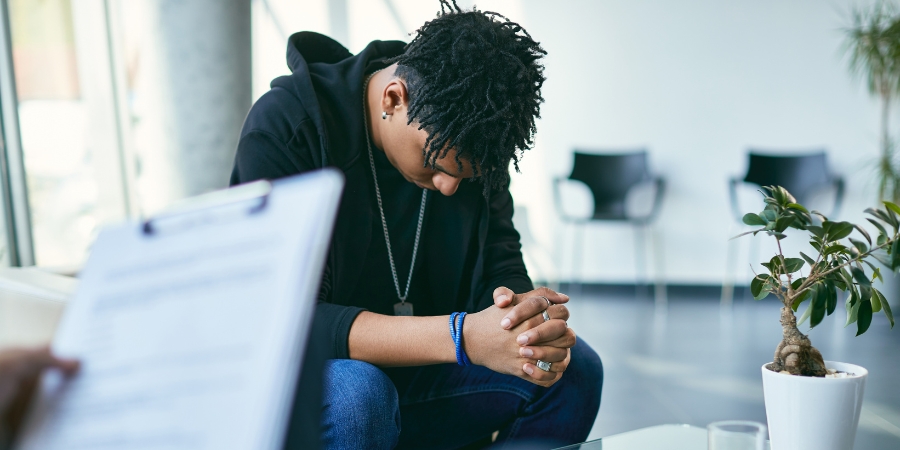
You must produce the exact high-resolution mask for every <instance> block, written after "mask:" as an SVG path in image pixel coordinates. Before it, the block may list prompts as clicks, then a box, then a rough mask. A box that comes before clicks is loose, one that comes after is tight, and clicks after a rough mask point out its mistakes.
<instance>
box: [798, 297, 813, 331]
mask: <svg viewBox="0 0 900 450" xmlns="http://www.w3.org/2000/svg"><path fill="white" fill-rule="evenodd" d="M810 296H811V297H812V295H810ZM812 312H813V304H812V302H810V303H809V305H808V306H807V307H806V311H803V315H802V316H800V320H798V321H797V325H802V324H803V322H806V319H809V316H811V315H812Z"/></svg>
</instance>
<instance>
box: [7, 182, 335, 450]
mask: <svg viewBox="0 0 900 450" xmlns="http://www.w3.org/2000/svg"><path fill="white" fill-rule="evenodd" d="M342 188H343V177H342V175H341V174H340V173H339V172H338V171H335V170H329V169H326V170H322V171H317V172H313V173H309V174H305V175H299V176H296V177H291V178H286V179H282V180H278V181H275V182H273V183H269V182H267V181H259V182H255V183H249V184H246V185H242V186H238V187H235V188H232V189H227V190H223V191H219V192H214V193H211V194H207V195H205V196H200V197H197V198H196V199H192V200H191V201H189V202H187V203H185V204H184V205H183V206H181V207H177V208H175V209H173V210H172V211H170V212H168V213H164V214H161V215H159V216H157V217H154V218H153V219H150V220H148V221H146V222H142V223H128V224H125V225H121V226H114V227H110V228H107V229H105V230H103V231H102V232H101V233H100V235H99V236H98V238H97V241H96V243H95V244H94V246H93V249H92V252H91V255H90V258H89V259H88V262H87V264H86V265H85V267H84V270H83V271H82V274H81V284H80V286H79V288H78V291H77V292H76V294H75V295H74V296H73V298H72V299H71V302H70V304H69V306H68V307H67V310H66V312H65V314H64V316H63V319H62V321H61V323H60V326H59V329H58V330H57V333H56V336H55V338H54V342H53V349H54V352H55V353H57V354H59V355H61V356H67V357H74V358H78V359H80V360H81V362H82V366H81V370H80V372H79V373H78V374H77V375H76V376H75V377H73V378H72V379H69V380H66V379H63V378H62V377H60V376H59V375H58V374H56V373H47V374H45V375H44V377H43V379H42V380H41V384H40V386H39V389H38V392H37V393H36V395H35V399H34V402H33V404H32V405H31V408H30V411H29V415H28V418H27V420H26V422H25V426H24V427H23V430H22V432H21V434H20V436H19V439H18V443H17V445H16V446H15V448H17V449H20V450H33V449H40V450H54V449H106V448H110V449H112V448H115V449H132V448H140V449H156V448H159V449H162V448H165V449H182V448H183V449H192V450H193V449H217V450H218V449H230V448H235V449H279V448H281V446H282V443H283V440H284V439H285V434H286V427H287V425H288V419H289V417H288V416H289V415H290V411H291V403H292V401H293V399H294V395H293V392H294V389H295V384H296V380H297V378H298V373H299V371H300V367H301V361H302V360H303V353H304V349H305V348H306V343H307V340H308V330H309V328H310V326H311V320H312V316H313V312H314V307H315V297H316V293H317V292H318V289H319V281H320V278H321V273H322V268H323V265H324V263H325V258H326V254H327V249H328V247H329V242H330V239H331V232H332V229H333V225H334V220H335V216H336V214H337V208H338V203H339V201H340V194H341V190H342Z"/></svg>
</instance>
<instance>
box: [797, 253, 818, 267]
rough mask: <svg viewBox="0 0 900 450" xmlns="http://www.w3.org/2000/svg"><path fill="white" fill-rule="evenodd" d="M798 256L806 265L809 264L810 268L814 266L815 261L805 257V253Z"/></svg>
mask: <svg viewBox="0 0 900 450" xmlns="http://www.w3.org/2000/svg"><path fill="white" fill-rule="evenodd" d="M800 256H801V257H803V259H804V260H805V261H806V262H807V264H809V266H810V267H812V266H813V265H815V264H816V261H815V260H814V259H812V258H810V257H809V256H806V253H803V252H800ZM810 270H812V269H810Z"/></svg>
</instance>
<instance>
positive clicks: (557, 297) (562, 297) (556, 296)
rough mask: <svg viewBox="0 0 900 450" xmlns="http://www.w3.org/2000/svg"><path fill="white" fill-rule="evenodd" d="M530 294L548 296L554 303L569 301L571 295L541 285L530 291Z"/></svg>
mask: <svg viewBox="0 0 900 450" xmlns="http://www.w3.org/2000/svg"><path fill="white" fill-rule="evenodd" d="M528 295H529V296H543V297H547V300H550V301H551V302H552V303H556V304H559V303H566V302H568V301H569V296H568V295H566V294H560V293H559V292H556V291H554V290H552V289H550V288H547V287H543V286H542V287H539V288H537V289H535V290H533V291H531V292H529V293H528Z"/></svg>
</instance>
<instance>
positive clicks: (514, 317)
mask: <svg viewBox="0 0 900 450" xmlns="http://www.w3.org/2000/svg"><path fill="white" fill-rule="evenodd" d="M519 297H520V298H521V296H519ZM548 306H549V305H548V304H547V300H544V297H536V296H532V297H528V298H525V299H524V300H520V301H519V303H518V304H517V305H516V306H514V307H513V308H512V309H511V310H510V311H509V312H508V313H506V316H504V317H503V319H502V320H500V327H501V328H503V329H504V330H508V329H510V328H513V327H515V326H517V325H519V324H520V323H522V322H523V321H525V320H528V319H530V318H532V317H534V316H536V315H538V314H540V313H541V312H542V311H544V310H545V309H547V307H548Z"/></svg>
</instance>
